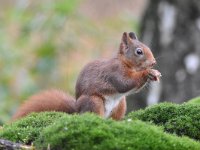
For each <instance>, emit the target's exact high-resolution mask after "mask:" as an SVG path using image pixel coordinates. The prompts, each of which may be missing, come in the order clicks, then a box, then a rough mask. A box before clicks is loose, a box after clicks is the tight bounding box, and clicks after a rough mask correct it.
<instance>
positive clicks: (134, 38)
mask: <svg viewBox="0 0 200 150" xmlns="http://www.w3.org/2000/svg"><path fill="white" fill-rule="evenodd" d="M129 37H130V38H131V39H133V40H138V38H137V36H136V34H135V33H134V32H130V33H129Z"/></svg>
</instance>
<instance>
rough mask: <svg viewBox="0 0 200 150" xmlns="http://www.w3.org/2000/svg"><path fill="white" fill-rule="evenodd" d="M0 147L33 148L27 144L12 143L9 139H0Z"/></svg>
mask: <svg viewBox="0 0 200 150" xmlns="http://www.w3.org/2000/svg"><path fill="white" fill-rule="evenodd" d="M0 149H4V150H16V149H27V150H33V149H34V148H33V146H27V145H23V144H20V143H14V142H12V141H9V140H4V139H0Z"/></svg>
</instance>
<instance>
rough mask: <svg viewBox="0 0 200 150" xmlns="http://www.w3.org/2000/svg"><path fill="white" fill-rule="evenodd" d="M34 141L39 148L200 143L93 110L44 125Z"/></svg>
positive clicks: (138, 149) (118, 149)
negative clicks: (100, 116) (107, 117)
mask: <svg viewBox="0 0 200 150" xmlns="http://www.w3.org/2000/svg"><path fill="white" fill-rule="evenodd" d="M34 144H35V145H36V149H47V147H50V148H51V149H54V150H59V149H66V150H67V149H73V150H85V149H95V150H102V149H106V150H124V149H126V150H127V149H131V150H132V149H135V150H145V149H148V150H149V149H154V150H160V149H162V150H165V149H166V150H167V149H169V150H173V149H176V150H178V149H180V150H182V149H200V143H197V142H195V141H193V140H191V139H189V138H185V137H184V138H180V137H176V136H174V135H170V134H167V133H164V132H163V131H162V129H161V128H158V127H156V126H152V125H150V124H148V123H144V122H142V121H139V120H134V121H130V120H129V121H122V122H116V121H113V120H104V119H101V118H99V117H98V116H96V115H92V114H84V115H73V116H64V117H62V118H60V119H59V120H57V121H56V122H55V123H54V124H52V125H50V126H48V127H47V128H45V129H44V130H43V131H42V132H41V134H40V136H39V138H38V139H37V140H36V141H35V143H34Z"/></svg>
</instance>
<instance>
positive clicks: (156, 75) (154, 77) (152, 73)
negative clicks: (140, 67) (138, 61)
mask: <svg viewBox="0 0 200 150" xmlns="http://www.w3.org/2000/svg"><path fill="white" fill-rule="evenodd" d="M161 76H162V75H161V73H160V72H159V71H158V70H155V69H150V70H149V75H148V77H149V79H150V80H151V81H160V77H161Z"/></svg>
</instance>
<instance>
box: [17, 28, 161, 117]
mask: <svg viewBox="0 0 200 150" xmlns="http://www.w3.org/2000/svg"><path fill="white" fill-rule="evenodd" d="M138 48H141V49H142V51H143V55H142V57H139V56H138V55H137V53H136V52H137V51H136V50H137V49H138ZM154 64H155V59H154V56H153V54H152V52H151V50H150V49H149V48H148V47H147V46H145V45H144V44H143V43H141V42H139V41H138V40H137V38H136V36H135V34H133V33H129V34H128V33H126V32H125V33H124V34H123V36H122V42H121V44H120V48H119V52H118V55H117V56H116V57H114V58H111V59H109V60H102V59H101V60H96V61H93V62H91V63H89V64H88V65H86V66H85V67H84V69H83V70H82V71H81V73H80V75H79V77H78V80H77V83H76V99H77V102H76V103H75V101H74V99H73V98H72V97H70V96H68V95H66V94H65V93H63V92H61V91H57V90H51V91H46V92H42V93H39V94H37V95H34V96H32V97H31V98H30V99H29V100H28V101H27V102H25V103H24V104H23V105H22V106H21V107H20V109H19V111H18V112H17V113H16V114H15V116H14V117H13V119H17V118H20V117H23V116H25V115H27V114H29V113H31V112H41V111H63V112H67V113H73V112H79V113H84V112H94V113H96V114H98V115H100V116H102V117H105V112H106V113H108V112H109V113H108V114H109V116H107V117H112V118H113V119H115V120H120V119H121V118H123V117H124V115H125V112H126V101H125V98H122V100H121V101H119V100H120V98H121V95H123V96H126V94H127V93H128V94H130V93H129V92H137V91H139V90H140V89H141V88H142V87H143V86H144V85H145V84H146V83H147V81H149V80H151V81H154V80H158V79H159V77H160V73H159V72H158V71H157V70H154V69H151V68H152V66H153V65H154ZM115 100H116V101H115ZM109 102H114V104H112V103H109ZM115 102H119V103H115ZM115 104H116V105H115ZM117 104H118V105H117ZM106 106H107V107H106ZM106 108H107V109H106Z"/></svg>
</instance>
